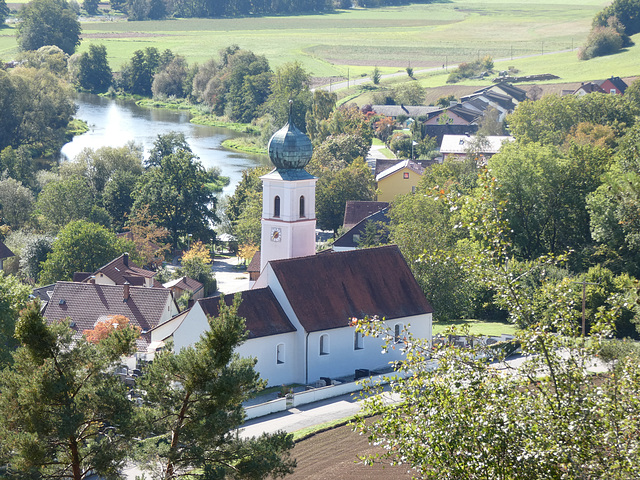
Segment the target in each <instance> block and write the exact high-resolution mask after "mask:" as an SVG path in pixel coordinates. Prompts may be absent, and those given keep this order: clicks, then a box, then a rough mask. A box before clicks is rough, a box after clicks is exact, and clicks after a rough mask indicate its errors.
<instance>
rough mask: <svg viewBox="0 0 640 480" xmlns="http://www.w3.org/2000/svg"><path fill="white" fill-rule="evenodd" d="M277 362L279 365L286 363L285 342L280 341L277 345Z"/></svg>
mask: <svg viewBox="0 0 640 480" xmlns="http://www.w3.org/2000/svg"><path fill="white" fill-rule="evenodd" d="M276 363H277V364H278V365H280V364H282V363H284V343H280V344H278V346H277V347H276Z"/></svg>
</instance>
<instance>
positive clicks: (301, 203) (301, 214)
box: [300, 195, 306, 218]
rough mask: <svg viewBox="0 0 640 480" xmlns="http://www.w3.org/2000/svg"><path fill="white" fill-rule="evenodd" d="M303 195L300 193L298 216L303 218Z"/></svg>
mask: <svg viewBox="0 0 640 480" xmlns="http://www.w3.org/2000/svg"><path fill="white" fill-rule="evenodd" d="M305 216H306V215H305V214H304V195H300V218H304V217H305Z"/></svg>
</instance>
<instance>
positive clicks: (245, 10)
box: [111, 0, 428, 20]
mask: <svg viewBox="0 0 640 480" xmlns="http://www.w3.org/2000/svg"><path fill="white" fill-rule="evenodd" d="M410 3H428V2H415V1H413V2H411V1H407V0H128V1H127V0H111V8H113V9H115V10H119V11H122V12H124V13H127V14H128V15H129V19H130V20H160V19H163V18H165V17H181V18H191V17H203V18H233V17H244V16H250V15H252V16H260V15H297V14H313V13H324V12H330V11H333V10H335V9H347V8H353V7H359V8H376V7H386V6H399V5H409V4H410Z"/></svg>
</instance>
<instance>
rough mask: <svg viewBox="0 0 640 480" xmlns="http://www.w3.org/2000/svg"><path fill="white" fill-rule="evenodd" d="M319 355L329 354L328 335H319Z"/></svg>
mask: <svg viewBox="0 0 640 480" xmlns="http://www.w3.org/2000/svg"><path fill="white" fill-rule="evenodd" d="M320 355H329V335H327V334H326V333H325V334H324V335H320Z"/></svg>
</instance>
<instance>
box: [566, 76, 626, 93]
mask: <svg viewBox="0 0 640 480" xmlns="http://www.w3.org/2000/svg"><path fill="white" fill-rule="evenodd" d="M627 86H628V85H627V84H626V82H625V81H624V80H622V79H621V78H620V77H613V76H612V77H610V78H607V79H605V80H594V81H593V82H586V83H583V84H582V85H580V86H579V87H578V88H576V89H575V90H574V92H573V94H574V95H577V96H579V97H581V96H583V95H588V94H589V93H609V94H613V95H623V94H624V92H625V90H626V89H627Z"/></svg>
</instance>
